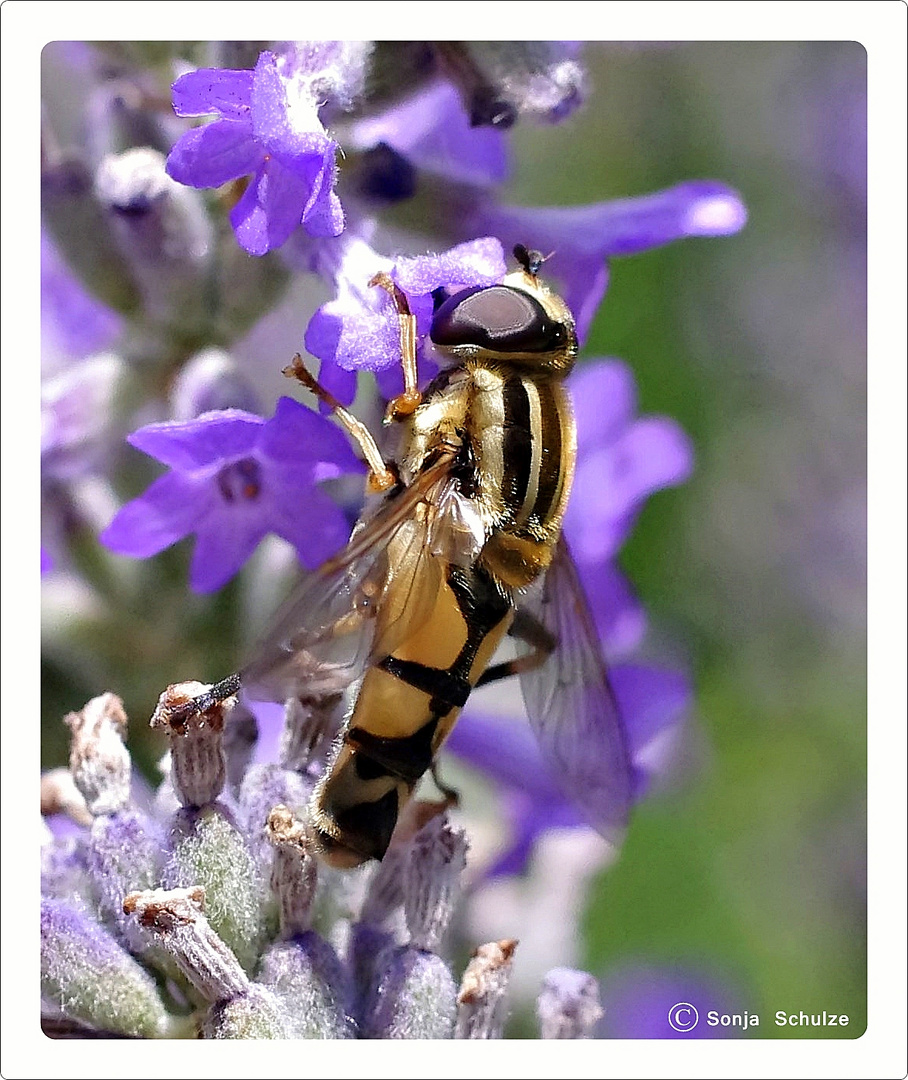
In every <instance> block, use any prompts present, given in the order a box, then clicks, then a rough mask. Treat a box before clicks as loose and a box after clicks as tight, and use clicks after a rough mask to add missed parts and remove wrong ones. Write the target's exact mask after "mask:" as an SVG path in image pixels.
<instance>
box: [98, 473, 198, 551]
mask: <svg viewBox="0 0 908 1080" xmlns="http://www.w3.org/2000/svg"><path fill="white" fill-rule="evenodd" d="M211 500H212V496H211V495H210V493H209V488H208V485H207V484H206V483H205V482H204V481H194V480H189V479H187V478H186V477H184V476H181V475H180V474H179V473H167V474H166V475H165V476H161V477H159V478H158V479H157V480H155V481H154V483H153V484H151V486H150V487H149V488H148V489H147V490H146V491H145V492H144V493H143V494H142V495H140V496H139V497H138V498H137V499H133V500H132V501H131V502H128V503H127V504H126V505H125V506H124V507H122V508H121V509H120V510H119V512H118V513H117V515H116V516H115V517H114V519H113V521H112V522H111V523H110V524H109V525H108V526H107V528H106V529H105V530H104V531H103V532H102V533H101V535H100V537H99V539H100V541H101V543H102V544H104V546H105V547H108V548H110V550H111V551H115V552H117V554H119V555H131V556H132V557H133V558H136V559H145V558H148V556H150V555H157V553H158V552H159V551H163V550H164V548H167V547H170V545H171V544H175V543H176V542H177V541H178V540H182V539H183V537H184V536H188V535H189V533H191V532H192V531H193V530H194V529H195V523H196V521H197V520H198V516H199V514H200V513H204V512H205V508H206V507H207V506H209V505H210V503H211Z"/></svg>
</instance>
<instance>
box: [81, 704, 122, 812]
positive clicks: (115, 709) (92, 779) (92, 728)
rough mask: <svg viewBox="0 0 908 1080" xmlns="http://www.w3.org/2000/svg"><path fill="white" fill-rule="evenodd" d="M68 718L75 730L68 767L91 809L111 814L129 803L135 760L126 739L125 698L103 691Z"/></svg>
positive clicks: (91, 810) (89, 809) (90, 810)
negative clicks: (130, 755)
mask: <svg viewBox="0 0 908 1080" xmlns="http://www.w3.org/2000/svg"><path fill="white" fill-rule="evenodd" d="M65 720H66V723H67V724H68V726H69V728H70V730H71V731H72V740H71V743H70V751H69V767H70V770H71V771H72V774H73V780H74V781H75V784H76V787H77V788H78V789H79V791H80V792H81V793H82V797H83V798H84V799H85V804H86V806H87V808H88V811H89V813H91V814H111V813H113V812H114V811H116V810H119V809H121V808H122V807H124V806H126V804H127V803H128V802H129V780H130V773H131V771H132V761H131V759H130V757H129V751H128V750H127V749H126V747H125V745H124V743H123V737H124V736H125V734H126V713H125V712H124V710H123V702H122V701H121V700H120V699H119V698H118V697H117V696H116V694H102V695H101V696H100V697H96V698H92V700H91V701H89V703H88V704H87V705H86V706H85V708H84V709H82V711H81V712H77V713H69V715H68V716H66V717H65Z"/></svg>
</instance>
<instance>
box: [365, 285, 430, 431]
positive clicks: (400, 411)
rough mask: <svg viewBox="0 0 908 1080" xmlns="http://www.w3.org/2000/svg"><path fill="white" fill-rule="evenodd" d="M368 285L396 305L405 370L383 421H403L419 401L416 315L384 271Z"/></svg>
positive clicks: (402, 361) (420, 396)
mask: <svg viewBox="0 0 908 1080" xmlns="http://www.w3.org/2000/svg"><path fill="white" fill-rule="evenodd" d="M369 284H370V285H379V286H381V288H383V289H384V290H385V292H386V293H387V294H388V295H389V296H390V297H391V299H392V301H393V302H394V306H395V308H397V318H398V321H399V323H400V362H401V365H402V366H403V369H404V392H403V393H402V394H399V395H398V396H397V397H396V398H392V400H391V401H389V402H388V408H387V411H386V412H385V423H386V424H390V423H391V422H392V421H393V420H402V419H403V418H404V417H407V416H410V415H411V413H413V412H414V411H415V409H416V407H417V406H418V405H419V403H420V402H421V401H422V394H421V393H420V392H419V390H418V389H417V387H416V316H415V315H411V314H410V305H409V304H408V303H407V297H406V296H405V294H404V293H403V291H402V290H401V289H399V288H398V286H397V285H395V284H394V282H393V281H392V280H391V277H390V275H388V274H386V273H384V271H382V272H380V273H378V274H376V275H375V277H374V278H372V280H371V281H370V282H369Z"/></svg>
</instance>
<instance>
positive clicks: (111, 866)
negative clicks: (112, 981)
mask: <svg viewBox="0 0 908 1080" xmlns="http://www.w3.org/2000/svg"><path fill="white" fill-rule="evenodd" d="M85 858H86V864H87V867H88V870H89V872H90V874H91V876H92V880H93V881H94V883H95V889H96V890H97V894H98V907H99V909H100V911H101V913H102V914H103V915H105V916H106V917H107V918H108V919H110V920H112V921H113V922H114V923H115V924H116V925H117V927H118V928H119V930H120V932H121V934H122V936H123V938H124V939H125V941H126V943H127V945H128V946H129V948H130V949H131V950H132V952H134V953H137V954H138V953H142V952H144V951H145V950H146V949H147V948H148V944H149V939H148V935H147V934H146V933H144V932H143V931H142V930H140V929H139V928H138V927H137V926H136V925H135V921H134V920H131V919H129V918H127V916H126V915H125V914H124V912H123V897H124V896H126V894H127V893H129V892H135V891H136V890H139V889H151V888H153V887H154V885H155V883H156V882H157V881H158V878H159V875H160V872H161V865H162V863H163V861H164V853H163V849H162V847H161V843H160V839H159V837H158V835H157V833H156V830H155V829H154V827H153V825H152V823H151V822H150V821H149V820H148V819H146V818H145V816H144V815H143V814H140V813H138V812H137V811H135V810H132V809H125V810H121V811H120V812H119V813H116V814H109V815H108V814H104V815H100V816H99V817H97V818H95V820H94V822H93V824H92V827H91V833H90V834H89V836H88V838H87V839H86V841H85Z"/></svg>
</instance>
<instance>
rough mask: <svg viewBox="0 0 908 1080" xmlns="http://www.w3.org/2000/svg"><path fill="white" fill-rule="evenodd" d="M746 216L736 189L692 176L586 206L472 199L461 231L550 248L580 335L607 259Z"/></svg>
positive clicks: (738, 222)
mask: <svg viewBox="0 0 908 1080" xmlns="http://www.w3.org/2000/svg"><path fill="white" fill-rule="evenodd" d="M746 220H747V211H746V209H745V207H744V203H743V202H742V201H741V197H740V196H739V195H738V194H737V192H735V191H733V190H732V189H731V188H729V187H727V186H726V185H725V184H721V183H718V182H717V181H713V180H689V181H687V182H685V183H681V184H676V185H675V186H674V187H670V188H665V189H664V190H662V191H656V192H653V193H652V194H651V195H640V196H637V197H636V198H630V199H612V200H609V201H608V202H601V203H592V204H590V205H589V206H546V207H541V206H534V207H519V206H505V205H498V204H495V203H493V202H492V201H491V200H487V201H485V202H479V203H471V204H470V205H469V206H468V208H466V209H465V210H464V211H463V216H462V221H461V230H462V232H463V233H464V234H466V235H468V236H469V235H476V234H477V233H488V234H490V235H492V236H497V237H498V238H499V239H500V240H501V242H502V243H503V244H504V246H505V247H506V248H508V249H510V248H511V247H513V246H514V244H518V243H520V244H526V245H527V246H529V247H533V248H538V249H539V250H540V251H542V252H543V253H544V254H546V255H548V254H549V253H550V252H551V258H550V259H548V260H546V264H545V273H546V275H547V276H550V277H552V278H554V279H555V280H556V281H557V282H558V283H559V284H560V286H561V294H562V296H563V297H564V299H565V300H566V301H567V304H568V307H570V309H571V310H572V311H573V312H574V317H575V318H576V320H577V334H578V337H579V338H580V341H581V342H583V341H584V340H585V339H586V336H587V333H588V332H589V328H590V324H591V323H592V321H593V316H594V315H595V313H596V310H597V308H598V307H599V304H600V303H601V301H602V298H603V296H604V295H605V290H606V287H607V285H608V262H607V260H608V259H610V258H612V257H613V256H615V255H634V254H637V253H638V252H641V251H647V250H649V249H650V248H654V247H661V246H662V245H663V244H668V243H671V242H672V241H674V240H682V239H684V238H685V237H688V236H729V235H731V234H733V233H736V232H739V231H740V229H742V228H743V226H744V223H745V221H746Z"/></svg>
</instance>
